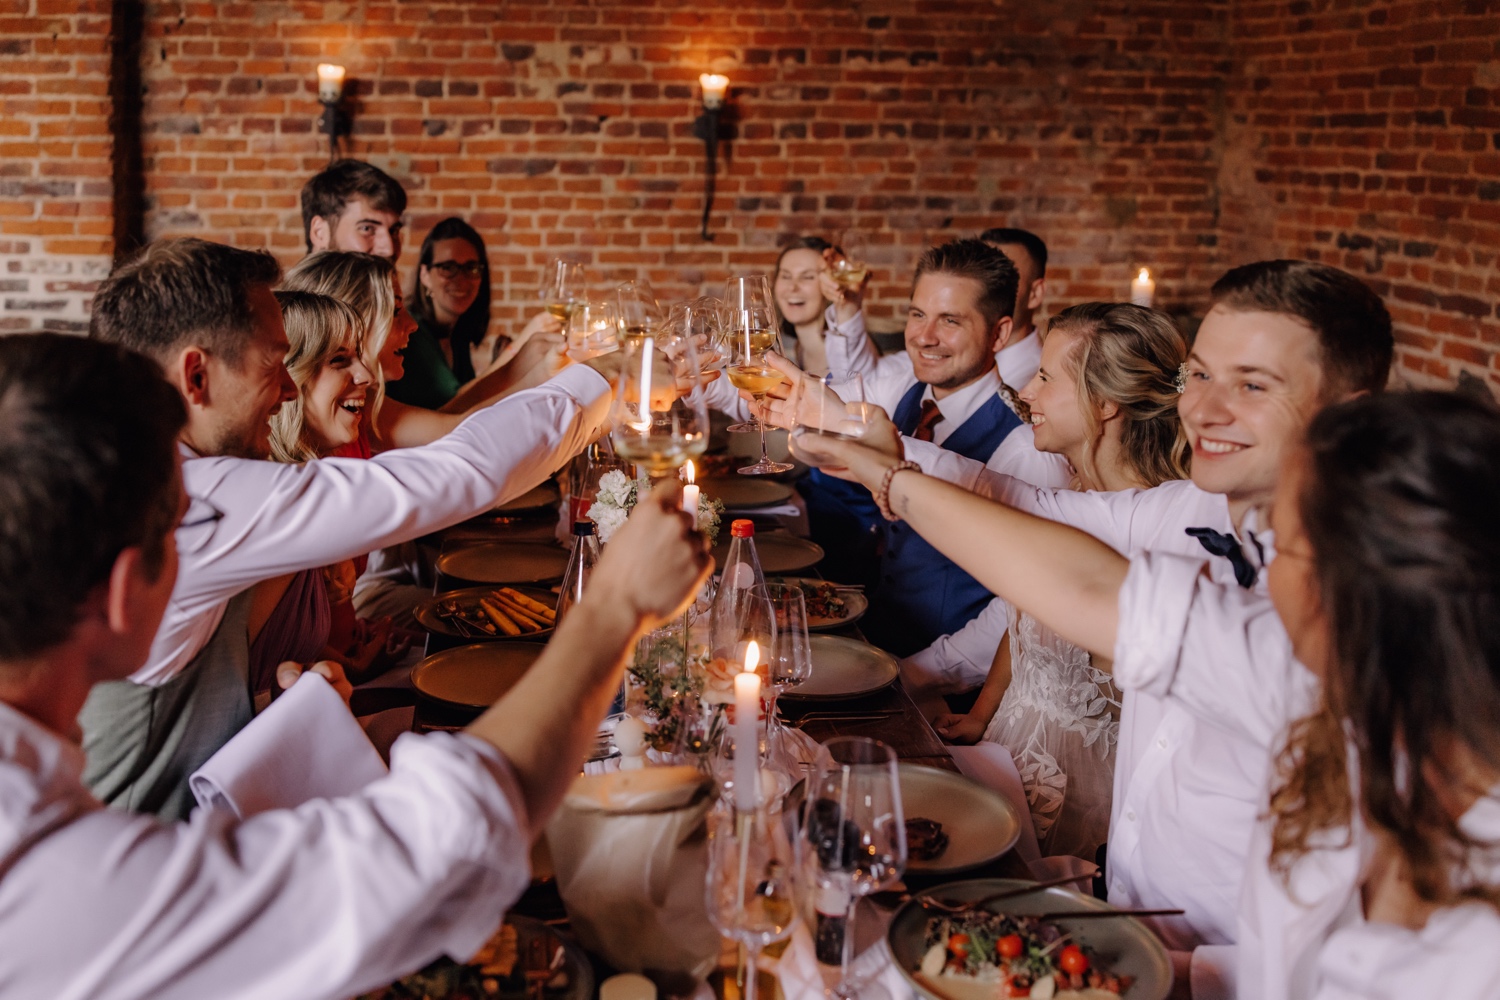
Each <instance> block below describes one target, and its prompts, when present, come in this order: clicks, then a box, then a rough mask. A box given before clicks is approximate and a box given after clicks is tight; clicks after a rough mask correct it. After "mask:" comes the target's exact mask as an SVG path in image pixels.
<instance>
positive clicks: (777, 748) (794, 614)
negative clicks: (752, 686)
mask: <svg viewBox="0 0 1500 1000" xmlns="http://www.w3.org/2000/svg"><path fill="white" fill-rule="evenodd" d="M750 599H751V602H752V604H754V605H757V606H759V607H760V608H762V609H764V611H765V612H769V613H770V615H771V616H772V618H773V619H774V625H775V627H774V629H771V630H769V631H770V632H771V635H772V639H771V642H770V644H769V645H767V646H763V647H762V648H761V650H762V651H761V656H762V659H763V660H764V662H765V665H766V687H767V689H768V695H767V697H766V755H767V757H768V758H770V759H771V760H773V761H778V762H781V761H784V760H785V749H786V748H785V746H784V745H783V744H784V742H785V735H786V731H785V727H783V726H782V725H781V722H780V720H779V719H778V718H777V716H776V702H777V699H779V698H780V697H781V695H782V693H783V692H785V691H786V690H787V689H789V688H794V687H796V686H797V685H798V684H801V683H802V682H803V681H805V680H807V679H808V678H809V677H811V676H812V641H811V639H810V637H809V636H808V633H807V599H806V597H804V596H803V593H802V588H801V587H799V586H798V585H797V584H795V583H767V584H765V585H764V586H757V587H752V588H751V589H750ZM763 613H764V612H763ZM792 770H793V769H791V768H788V769H787V771H788V776H789V777H792V778H794V779H800V778H801V777H802V775H801V774H800V773H796V774H792V773H790V772H791V771H792Z"/></svg>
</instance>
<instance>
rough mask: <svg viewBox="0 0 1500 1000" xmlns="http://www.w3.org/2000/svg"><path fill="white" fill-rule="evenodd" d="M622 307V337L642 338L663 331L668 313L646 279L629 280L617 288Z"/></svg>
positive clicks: (619, 303) (626, 338)
mask: <svg viewBox="0 0 1500 1000" xmlns="http://www.w3.org/2000/svg"><path fill="white" fill-rule="evenodd" d="M615 302H616V304H617V305H618V306H619V309H620V317H619V318H620V339H622V340H627V341H628V340H640V339H642V338H644V337H648V336H653V335H655V334H657V333H661V332H662V331H663V328H664V327H665V326H666V322H667V314H666V312H665V311H663V310H662V307H661V306H660V305H659V304H658V303H657V301H656V293H655V292H653V291H652V290H651V286H650V285H649V284H647V283H646V282H645V281H644V280H641V281H627V282H625V283H624V284H622V285H621V286H620V287H618V288H616V289H615Z"/></svg>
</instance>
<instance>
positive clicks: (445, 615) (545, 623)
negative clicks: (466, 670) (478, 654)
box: [412, 587, 557, 640]
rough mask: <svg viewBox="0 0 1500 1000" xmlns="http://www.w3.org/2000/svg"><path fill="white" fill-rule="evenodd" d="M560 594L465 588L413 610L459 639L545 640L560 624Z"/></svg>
mask: <svg viewBox="0 0 1500 1000" xmlns="http://www.w3.org/2000/svg"><path fill="white" fill-rule="evenodd" d="M556 602H557V595H556V594H554V593H552V592H551V591H549V590H543V589H542V588H540V587H465V588H464V589H462V590H450V591H448V592H447V593H445V594H438V595H437V596H436V597H429V598H427V599H426V600H424V601H422V602H421V603H420V604H418V605H417V606H416V608H415V609H414V610H413V611H412V615H413V617H415V618H416V619H417V624H419V625H421V626H422V627H423V628H425V629H426V630H427V631H429V632H435V633H437V634H438V635H447V636H452V637H453V638H455V639H479V640H485V639H542V638H546V637H547V636H549V635H551V634H552V629H553V627H554V626H555V625H556V624H557V612H556V611H555V610H554V609H553V605H554V604H556Z"/></svg>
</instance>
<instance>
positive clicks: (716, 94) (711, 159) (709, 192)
mask: <svg viewBox="0 0 1500 1000" xmlns="http://www.w3.org/2000/svg"><path fill="white" fill-rule="evenodd" d="M698 83H699V84H700V85H701V86H702V87H703V114H701V115H699V116H698V119H697V121H695V122H693V135H695V136H697V137H698V138H699V139H702V140H703V148H704V156H705V160H706V163H705V172H704V176H703V226H702V236H703V238H704V239H705V240H712V239H713V234H711V233H710V232H709V231H708V216H709V213H710V212H712V211H713V207H714V175H715V173H716V172H717V169H718V159H719V116H720V113H721V112H722V111H723V109H724V95H725V94H726V93H727V92H728V90H729V77H727V76H723V75H721V74H718V73H704V74H703V75H701V76H699V77H698Z"/></svg>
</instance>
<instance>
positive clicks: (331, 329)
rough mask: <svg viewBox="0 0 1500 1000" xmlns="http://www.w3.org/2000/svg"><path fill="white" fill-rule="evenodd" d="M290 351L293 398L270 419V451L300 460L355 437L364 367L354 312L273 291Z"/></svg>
mask: <svg viewBox="0 0 1500 1000" xmlns="http://www.w3.org/2000/svg"><path fill="white" fill-rule="evenodd" d="M275 294H276V302H277V304H279V305H280V306H281V315H282V321H283V322H284V323H285V324H286V332H287V340H288V341H289V342H290V343H291V350H290V351H289V352H288V353H287V356H286V367H287V371H288V373H290V375H291V376H292V381H293V382H295V383H296V385H297V398H296V399H294V400H292V401H291V402H289V403H287V404H285V405H284V406H282V408H281V410H280V412H278V413H277V414H276V415H275V416H274V417H272V418H271V454H272V457H273V458H275V459H276V461H278V462H305V461H307V460H308V459H312V458H318V457H320V456H323V455H327V454H330V453H332V452H333V451H334V450H335V449H336V448H340V447H342V446H344V445H346V444H349V443H350V442H351V441H353V440H354V439H355V438H357V437H358V436H359V426H360V421H361V420H362V419H363V416H364V408H365V396H366V389H367V388H368V386H369V385H370V382H371V381H372V379H371V376H370V370H369V369H368V368H366V367H365V365H364V362H363V361H362V360H361V359H360V338H359V334H360V331H361V330H362V329H363V323H362V322H361V321H360V318H359V314H358V313H356V312H355V311H354V310H353V309H351V308H349V307H348V306H346V305H344V303H342V302H340V301H338V300H337V299H333V298H329V297H328V296H326V295H317V294H315V293H312V292H291V291H279V292H276V293H275Z"/></svg>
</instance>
